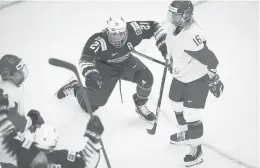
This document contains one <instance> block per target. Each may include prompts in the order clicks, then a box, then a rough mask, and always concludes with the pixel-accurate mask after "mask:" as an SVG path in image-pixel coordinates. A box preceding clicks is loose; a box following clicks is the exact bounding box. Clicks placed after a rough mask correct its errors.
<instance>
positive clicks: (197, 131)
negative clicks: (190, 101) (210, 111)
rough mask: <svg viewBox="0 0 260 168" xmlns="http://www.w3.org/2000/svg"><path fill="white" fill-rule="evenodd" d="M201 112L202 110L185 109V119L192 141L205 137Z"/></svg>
mask: <svg viewBox="0 0 260 168" xmlns="http://www.w3.org/2000/svg"><path fill="white" fill-rule="evenodd" d="M201 112H202V111H201V109H195V108H187V107H184V118H185V120H186V122H187V124H188V135H189V138H190V139H199V138H201V137H202V136H203V124H202V122H201Z"/></svg>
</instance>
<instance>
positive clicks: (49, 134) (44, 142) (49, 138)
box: [34, 123, 59, 150]
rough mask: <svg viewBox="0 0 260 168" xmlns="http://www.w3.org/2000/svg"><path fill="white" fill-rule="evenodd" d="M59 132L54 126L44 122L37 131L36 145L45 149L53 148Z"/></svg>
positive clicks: (35, 136)
mask: <svg viewBox="0 0 260 168" xmlns="http://www.w3.org/2000/svg"><path fill="white" fill-rule="evenodd" d="M58 138H59V137H58V134H57V132H56V130H55V128H54V127H52V126H51V125H48V124H45V123H44V124H42V125H41V126H40V127H38V128H37V129H36V131H35V135H34V143H35V146H36V147H38V148H39V149H43V150H53V149H54V148H55V147H56V145H57V142H58Z"/></svg>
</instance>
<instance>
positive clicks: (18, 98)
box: [0, 80, 24, 115]
mask: <svg viewBox="0 0 260 168" xmlns="http://www.w3.org/2000/svg"><path fill="white" fill-rule="evenodd" d="M0 88H2V89H3V90H4V94H8V99H9V108H13V107H15V102H16V103H17V104H18V109H17V110H18V113H19V114H21V115H24V87H23V85H21V86H20V87H16V86H15V85H13V84H12V83H10V82H8V81H3V80H0Z"/></svg>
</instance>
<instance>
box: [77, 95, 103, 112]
mask: <svg viewBox="0 0 260 168" xmlns="http://www.w3.org/2000/svg"><path fill="white" fill-rule="evenodd" d="M83 94H87V92H86V90H85V91H84V92H83V93H82V92H76V95H75V96H76V98H77V100H78V103H79V105H80V107H81V108H82V109H83V110H84V111H86V112H87V113H88V110H87V106H86V103H85V101H84V98H83ZM100 106H102V105H100ZM98 107H99V106H93V105H92V104H91V108H92V112H95V111H96V110H97V109H98Z"/></svg>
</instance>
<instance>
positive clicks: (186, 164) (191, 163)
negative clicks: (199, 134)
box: [185, 153, 204, 167]
mask: <svg viewBox="0 0 260 168" xmlns="http://www.w3.org/2000/svg"><path fill="white" fill-rule="evenodd" d="M202 155H203V153H202V154H201V155H200V156H199V157H198V158H197V159H196V160H194V161H192V162H189V163H185V166H186V167H192V166H196V165H198V164H201V163H202V162H203V161H204V160H203V159H202Z"/></svg>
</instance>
